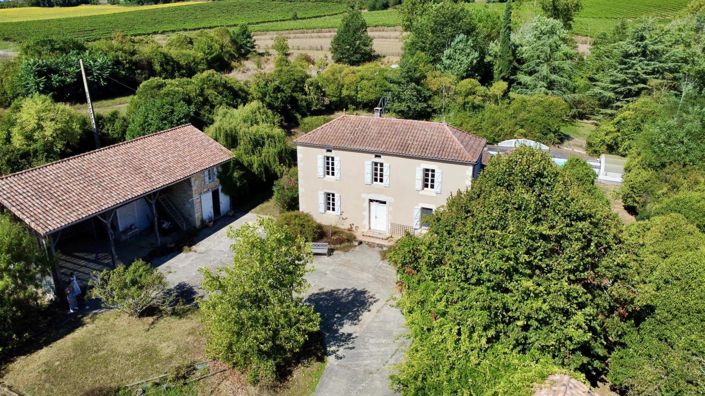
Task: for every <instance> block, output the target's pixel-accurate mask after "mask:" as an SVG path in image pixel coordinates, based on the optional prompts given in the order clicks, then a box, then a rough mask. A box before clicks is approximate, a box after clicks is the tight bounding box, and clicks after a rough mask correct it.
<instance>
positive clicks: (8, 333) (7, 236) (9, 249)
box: [0, 213, 48, 356]
mask: <svg viewBox="0 0 705 396" xmlns="http://www.w3.org/2000/svg"><path fill="white" fill-rule="evenodd" d="M46 275H48V268H47V266H46V262H45V260H44V256H43V254H42V251H41V249H40V248H39V245H38V244H37V239H36V238H34V237H33V236H32V235H30V233H29V232H28V231H27V230H26V229H25V228H24V227H22V226H21V225H20V224H18V223H16V222H14V221H12V220H11V219H10V217H9V216H7V215H5V214H2V213H0V316H2V318H3V320H2V322H1V323H0V356H2V355H3V354H4V353H5V352H7V351H8V349H10V348H12V347H15V346H17V345H18V344H19V343H21V342H22V341H24V340H25V339H26V338H27V335H28V334H29V332H30V330H31V327H32V326H33V325H34V324H35V319H36V316H35V315H37V312H38V310H39V308H40V307H41V297H42V290H41V280H42V279H41V278H42V276H46Z"/></svg>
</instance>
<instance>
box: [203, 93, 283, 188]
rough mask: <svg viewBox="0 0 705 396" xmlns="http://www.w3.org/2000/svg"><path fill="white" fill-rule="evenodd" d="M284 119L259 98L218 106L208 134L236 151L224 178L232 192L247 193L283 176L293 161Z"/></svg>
mask: <svg viewBox="0 0 705 396" xmlns="http://www.w3.org/2000/svg"><path fill="white" fill-rule="evenodd" d="M280 122H281V119H280V118H279V116H278V115H276V114H275V113H273V112H272V111H271V110H269V109H267V108H266V107H265V106H264V105H263V104H262V103H260V102H257V101H254V102H251V103H248V104H247V105H244V106H240V107H238V108H237V109H232V108H226V107H222V108H220V109H218V111H217V112H216V115H215V122H214V123H213V125H211V126H210V127H208V129H206V133H208V135H210V136H211V137H212V138H213V139H215V140H217V141H218V142H219V143H221V144H222V145H224V146H226V147H228V148H230V149H232V150H233V160H232V161H231V163H229V164H227V165H226V166H225V169H224V172H222V173H221V177H220V180H221V182H222V183H223V188H224V189H225V191H226V192H227V193H228V194H229V195H231V196H234V197H245V196H247V194H249V193H251V192H253V191H255V190H256V187H257V186H263V185H268V184H269V183H271V182H272V181H273V180H274V179H276V178H278V177H279V176H281V175H282V174H283V172H284V171H285V170H286V168H287V166H288V165H289V164H290V163H291V160H292V150H291V147H290V146H289V144H288V143H287V139H286V133H285V132H284V130H283V129H281V127H280V126H279V124H280Z"/></svg>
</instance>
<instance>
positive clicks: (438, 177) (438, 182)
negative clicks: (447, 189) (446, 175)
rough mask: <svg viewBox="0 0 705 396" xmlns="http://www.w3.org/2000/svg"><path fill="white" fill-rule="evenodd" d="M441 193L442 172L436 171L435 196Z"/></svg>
mask: <svg viewBox="0 0 705 396" xmlns="http://www.w3.org/2000/svg"><path fill="white" fill-rule="evenodd" d="M442 191H443V171H442V170H440V169H436V194H440V193H441V192H442Z"/></svg>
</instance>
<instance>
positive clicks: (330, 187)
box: [297, 146, 480, 235]
mask: <svg viewBox="0 0 705 396" xmlns="http://www.w3.org/2000/svg"><path fill="white" fill-rule="evenodd" d="M319 155H332V156H334V157H338V158H339V161H340V178H339V179H336V178H335V177H323V178H320V177H318V156H319ZM297 157H298V158H297V159H298V170H299V208H300V210H301V211H304V212H307V213H310V214H311V215H312V216H313V217H314V219H316V221H318V222H319V223H321V224H333V225H336V226H338V227H342V228H349V229H351V230H353V231H355V232H364V231H367V230H369V228H370V227H369V200H371V199H373V200H381V201H386V202H387V217H388V231H389V233H390V234H392V235H398V234H399V233H400V232H401V233H403V231H405V230H410V229H413V228H414V226H415V224H414V223H415V211H416V208H417V207H419V206H424V207H428V208H432V209H434V210H435V209H437V208H439V207H440V206H442V205H444V204H445V203H446V201H447V199H448V197H449V196H450V195H451V193H455V192H457V191H459V190H465V189H468V188H469V187H470V186H471V183H472V180H473V178H474V177H476V176H477V174H478V173H479V169H480V165H479V164H478V165H477V166H475V167H473V166H472V165H469V164H467V165H464V164H456V163H449V162H439V161H430V160H423V159H413V158H404V157H396V156H390V155H381V156H380V158H375V155H374V154H368V153H359V152H351V151H343V150H332V151H331V152H326V150H325V149H320V148H312V147H304V146H299V147H297ZM365 161H380V162H384V163H387V164H389V185H388V186H384V185H378V184H365ZM418 167H421V168H429V167H430V168H436V169H439V170H441V171H442V182H441V186H442V188H441V192H440V193H436V192H434V191H428V190H422V191H417V190H416V168H418ZM319 191H326V192H332V193H338V194H340V205H341V213H340V215H336V214H334V213H320V210H319ZM400 230H401V231H400Z"/></svg>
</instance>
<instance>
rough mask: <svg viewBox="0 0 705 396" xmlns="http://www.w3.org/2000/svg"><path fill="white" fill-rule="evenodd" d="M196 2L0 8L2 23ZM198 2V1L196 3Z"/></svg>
mask: <svg viewBox="0 0 705 396" xmlns="http://www.w3.org/2000/svg"><path fill="white" fill-rule="evenodd" d="M193 4H194V3H187V2H180V3H168V4H156V5H145V6H119V5H108V4H101V5H80V6H77V7H52V8H49V7H19V8H4V9H0V23H2V22H23V21H38V20H46V19H59V18H71V17H87V16H93V15H105V14H117V13H121V12H132V11H147V10H153V9H158V8H167V7H178V6H190V5H193ZM195 4H198V3H195Z"/></svg>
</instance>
